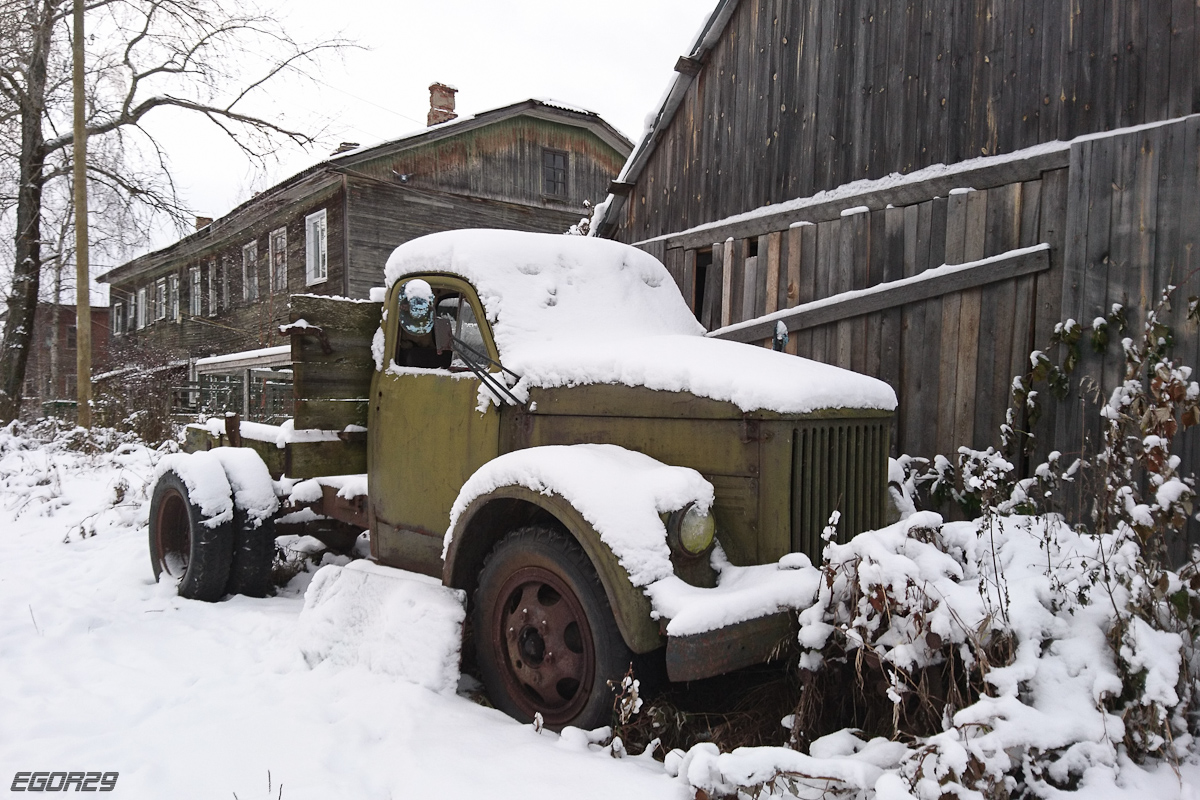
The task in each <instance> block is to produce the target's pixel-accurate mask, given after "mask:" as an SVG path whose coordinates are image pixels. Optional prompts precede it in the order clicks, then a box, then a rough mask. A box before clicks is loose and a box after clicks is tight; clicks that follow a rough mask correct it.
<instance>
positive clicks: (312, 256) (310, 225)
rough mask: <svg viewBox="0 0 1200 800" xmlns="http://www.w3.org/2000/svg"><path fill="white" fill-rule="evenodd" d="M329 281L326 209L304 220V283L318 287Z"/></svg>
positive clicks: (315, 212)
mask: <svg viewBox="0 0 1200 800" xmlns="http://www.w3.org/2000/svg"><path fill="white" fill-rule="evenodd" d="M327 280H329V221H328V214H327V213H326V210H325V209H323V208H322V209H320V210H319V211H314V212H313V213H312V214H309V215H308V216H306V217H305V218H304V281H305V285H306V286H316V285H317V284H319V283H324V282H325V281H327Z"/></svg>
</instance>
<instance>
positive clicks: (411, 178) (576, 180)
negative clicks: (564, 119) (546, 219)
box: [351, 116, 625, 221]
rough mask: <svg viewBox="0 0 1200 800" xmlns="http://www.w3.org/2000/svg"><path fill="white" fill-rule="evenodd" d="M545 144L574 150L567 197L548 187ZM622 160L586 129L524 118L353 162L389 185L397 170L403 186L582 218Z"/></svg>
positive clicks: (356, 168)
mask: <svg viewBox="0 0 1200 800" xmlns="http://www.w3.org/2000/svg"><path fill="white" fill-rule="evenodd" d="M545 148H549V149H553V150H558V151H561V152H563V153H566V154H567V155H568V181H567V195H566V196H562V197H556V196H550V195H547V194H546V193H544V192H543V191H542V151H543V149H545ZM624 161H625V158H624V155H622V154H621V153H620V152H619V151H617V150H615V149H613V148H612V147H611V146H610V145H608V144H607V143H605V142H604V141H602V140H601V139H599V138H598V137H597V136H596V135H595V134H593V133H591V132H590V131H588V130H586V129H583V128H574V127H568V126H565V125H563V124H562V123H561V122H553V121H549V120H544V119H539V118H537V117H530V116H520V117H514V118H511V119H506V120H501V121H499V122H496V123H493V124H491V125H488V126H487V127H485V128H481V129H479V130H478V131H476V132H475V133H473V135H471V136H467V137H454V138H447V139H435V140H434V141H432V142H430V143H428V144H422V145H418V146H416V147H413V148H410V149H405V150H402V151H399V152H396V153H395V154H392V155H389V156H386V157H383V158H378V159H373V160H371V161H366V162H364V163H361V164H354V165H353V166H352V167H351V168H352V169H353V170H354V172H355V173H362V174H364V175H370V176H372V177H375V178H379V179H381V180H384V181H386V182H388V183H394V182H395V181H396V175H405V176H407V177H408V180H407V182H406V184H405V185H406V186H410V187H413V188H427V189H437V190H439V191H444V192H453V193H456V194H461V195H466V196H470V197H474V198H480V199H490V200H497V201H500V202H507V203H525V204H528V205H531V206H545V207H550V208H556V209H563V210H570V211H571V213H572V214H573V215H574V217H576V218H577V217H579V216H580V215H581V214H582V209H583V203H584V201H585V200H587V201H590V202H593V203H594V202H596V201H598V200H601V199H603V198H604V195H605V193H606V192H607V190H608V183H609V181H610V180H612V178H613V177H614V176H615V175H616V174H617V173H618V172H620V170H621V165H622V164H623V163H624ZM573 221H574V220H573Z"/></svg>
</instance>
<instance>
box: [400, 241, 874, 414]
mask: <svg viewBox="0 0 1200 800" xmlns="http://www.w3.org/2000/svg"><path fill="white" fill-rule="evenodd" d="M424 273H446V274H450V275H455V276H458V277H461V278H463V279H465V280H466V281H468V282H469V283H470V284H471V285H473V286H474V287H475V290H476V292H478V294H479V299H480V302H481V303H482V304H483V308H484V312H485V314H486V316H487V319H488V322H489V323H490V325H491V328H492V334H493V336H494V337H495V342H496V348H497V350H498V351H499V353H500V358H501V360H502V361H503V362H504V365H505V366H506V367H507V368H509V369H511V370H513V371H514V372H516V373H517V374H519V375H521V376H522V379H521V381H520V382H519V383H518V384H517V386H516V387H515V390H516V392H517V394H518V396H523V395H524V393H526V392H527V391H528V389H529V388H532V387H542V388H550V387H557V386H572V385H582V384H595V383H619V384H625V385H628V386H645V387H648V388H651V389H661V390H665V391H685V392H691V393H692V394H695V395H697V396H700V397H707V398H711V399H714V400H722V401H727V402H732V403H734V404H736V405H737V406H738V407H739V408H741V409H742V410H743V411H753V410H760V409H761V410H769V411H777V412H780V413H785V414H787V413H801V414H802V413H809V412H812V411H818V410H821V409H827V408H868V409H884V410H892V409H894V408H895V407H896V395H895V392H893V391H892V388H891V387H890V386H888V385H887V384H886V383H883V382H882V381H878V380H875V379H874V378H870V377H867V376H865V375H859V374H858V373H854V372H849V371H847V370H843V369H839V368H838V367H833V366H829V365H828V364H822V363H819V362H815V361H810V360H808V359H805V358H799V357H797V356H790V355H785V354H783V353H776V352H773V351H771V350H766V349H764V348H761V347H750V346H747V345H744V344H739V343H735V342H727V341H722V340H717V339H708V338H705V337H704V332H705V331H704V328H703V327H702V326H701V325H700V323H698V322H697V321H696V318H695V317H694V316H693V315H692V312H691V310H690V309H689V308H688V307H687V304H686V303H685V302H684V300H683V297H682V295H680V293H679V289H678V288H677V287H676V285H675V281H674V280H673V279H672V278H671V275H670V273H668V272H667V269H666V267H664V266H663V265H662V263H661V262H660V261H659V260H658V259H656V258H654V257H653V256H651V255H650V254H648V253H646V252H644V251H642V250H638V249H637V248H635V247H630V246H629V245H625V244H622V243H620V242H614V241H610V240H607V239H596V238H591V237H584V236H564V235H561V234H542V233H523V232H518V231H503V230H461V231H448V232H445V233H435V234H431V235H429V236H423V237H421V238H419V239H414V240H412V241H411V242H407V243H405V244H402V245H400V246H399V247H397V248H396V250H395V251H394V252H393V253H392V255H391V257H390V258H388V261H387V266H386V268H385V271H384V274H385V279H386V283H387V286H388V287H389V288H390V287H391V286H392V285H393V284H394V283H395V282H396V281H397V280H400V279H401V278H402V277H404V276H406V275H415V274H424Z"/></svg>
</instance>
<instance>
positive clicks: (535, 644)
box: [472, 526, 633, 730]
mask: <svg viewBox="0 0 1200 800" xmlns="http://www.w3.org/2000/svg"><path fill="white" fill-rule="evenodd" d="M472 627H473V630H474V635H475V656H476V659H477V661H478V667H479V672H480V677H481V678H482V679H483V683H484V685H485V686H486V687H487V690H488V695H489V696H490V697H491V699H492V703H493V704H494V705H495V706H496V708H498V709H500V710H501V711H503V712H505V713H506V714H508V715H509V716H512V717H515V718H516V719H518V720H520V721H522V722H529V721H531V720H532V719H533V715H534V713H540V714H541V715H542V720H543V721H544V722H545V724H546V726H547V727H549V728H552V729H554V730H558V729H561V728H562V727H563V726H565V725H574V726H576V727H579V728H585V729H591V728H596V727H599V726H601V725H606V724H608V723H610V722H611V721H612V709H613V698H614V694H613V692H612V690H611V689H610V688H609V686H608V682H609V681H610V680H611V681H619V680H620V678H621V677H622V676H623V675H624V674H625V672H626V670H627V669H628V668H629V664H630V661H631V660H632V658H633V656H632V653H631V652H630V651H629V648H628V647H627V646H626V645H625V641H624V639H622V638H621V632H620V630H618V628H617V623H616V620H614V619H613V614H612V609H611V607H610V606H609V604H608V598H607V596H606V595H605V593H604V587H603V586H602V585H601V583H600V579H599V578H598V577H597V576H596V570H595V569H594V568H593V567H592V564H591V562H590V561H589V560H588V557H587V555H586V554H585V553H584V552H583V549H582V548H580V546H579V545H578V544H577V543H576V542H575V540H574V539H572V538H571V536H570V535H569V534H567V533H565V532H563V531H560V530H556V529H552V528H547V527H540V526H535V527H529V528H522V529H520V530H517V531H514V532H513V533H510V534H509V535H508V536H506V537H505V538H504V539H503V540H501V541H500V543H499V544H497V545H496V547H495V549H493V550H492V553H491V554H490V555H489V556H488V558H487V560H486V561H485V562H484V566H483V570H482V571H481V572H480V574H479V589H478V591H477V592H476V594H475V608H474V609H473V612H472Z"/></svg>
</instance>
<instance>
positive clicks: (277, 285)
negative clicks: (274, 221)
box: [270, 228, 287, 292]
mask: <svg viewBox="0 0 1200 800" xmlns="http://www.w3.org/2000/svg"><path fill="white" fill-rule="evenodd" d="M270 248H271V291H273V292H286V291H287V228H280V229H279V230H277V231H271V238H270Z"/></svg>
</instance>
